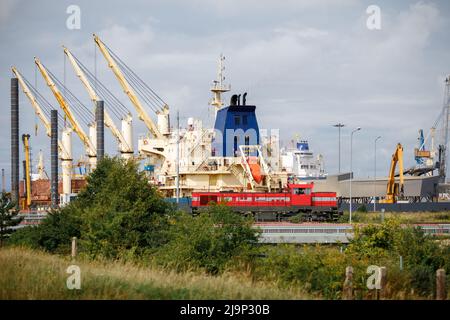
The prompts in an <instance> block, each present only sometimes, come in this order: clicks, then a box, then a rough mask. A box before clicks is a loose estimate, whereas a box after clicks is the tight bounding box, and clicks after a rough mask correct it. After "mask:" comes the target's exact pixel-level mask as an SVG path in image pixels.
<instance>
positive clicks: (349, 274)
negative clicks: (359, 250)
mask: <svg viewBox="0 0 450 320" xmlns="http://www.w3.org/2000/svg"><path fill="white" fill-rule="evenodd" d="M342 299H343V300H353V268H352V267H350V266H348V267H347V268H345V281H344V286H343V289H342Z"/></svg>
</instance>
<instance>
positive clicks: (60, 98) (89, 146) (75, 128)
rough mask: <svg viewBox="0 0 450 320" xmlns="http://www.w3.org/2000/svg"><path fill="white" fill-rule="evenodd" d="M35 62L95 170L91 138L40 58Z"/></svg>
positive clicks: (94, 153) (94, 156) (95, 158)
mask: <svg viewBox="0 0 450 320" xmlns="http://www.w3.org/2000/svg"><path fill="white" fill-rule="evenodd" d="M34 62H35V63H36V65H37V67H38V68H39V71H40V72H41V74H42V77H43V78H44V80H45V82H46V83H47V85H48V86H49V87H50V90H51V91H52V93H53V95H54V96H55V98H56V100H57V101H58V103H59V105H60V106H61V109H62V110H63V111H64V113H65V115H66V117H67V118H68V119H69V122H70V124H71V125H72V128H73V131H75V133H76V134H77V135H78V137H79V138H80V140H81V142H82V143H83V145H84V147H85V149H86V153H87V155H88V157H89V162H90V166H91V169H93V168H94V167H95V165H96V160H97V154H96V153H97V148H96V146H94V144H93V143H92V141H91V140H90V139H89V137H88V136H87V135H86V133H85V132H84V130H83V128H82V127H81V125H80V124H79V123H78V121H77V119H76V118H75V116H74V114H73V113H72V111H71V110H70V106H69V104H68V103H67V101H66V100H65V99H64V97H63V95H62V93H61V92H60V91H59V89H58V87H57V86H56V84H55V83H54V82H53V80H52V79H51V77H50V76H49V74H48V72H47V70H46V69H45V67H44V66H43V65H42V63H41V62H40V60H39V59H38V58H34Z"/></svg>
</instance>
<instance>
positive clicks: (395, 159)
mask: <svg viewBox="0 0 450 320" xmlns="http://www.w3.org/2000/svg"><path fill="white" fill-rule="evenodd" d="M397 164H398V167H399V168H398V170H399V178H400V183H397V182H395V168H396V167H397ZM403 185H404V179H403V147H402V145H401V144H400V143H399V144H397V147H396V149H395V152H394V154H393V155H392V160H391V167H390V169H389V177H388V183H387V190H386V198H385V199H384V200H382V201H380V202H381V203H396V202H397V198H398V196H399V195H402V194H403Z"/></svg>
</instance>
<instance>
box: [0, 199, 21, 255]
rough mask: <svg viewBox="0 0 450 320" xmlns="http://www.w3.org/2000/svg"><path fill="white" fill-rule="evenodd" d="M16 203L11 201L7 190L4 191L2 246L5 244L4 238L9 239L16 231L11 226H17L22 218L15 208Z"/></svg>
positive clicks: (0, 203)
mask: <svg viewBox="0 0 450 320" xmlns="http://www.w3.org/2000/svg"><path fill="white" fill-rule="evenodd" d="M14 207H15V203H13V202H12V201H11V198H10V196H8V195H7V194H6V192H2V194H1V196H0V247H1V246H3V240H4V239H7V238H9V237H10V236H11V234H13V233H14V229H11V227H14V226H17V225H18V224H19V223H20V222H21V221H22V219H21V218H20V217H18V216H17V215H18V214H19V212H18V211H17V210H14Z"/></svg>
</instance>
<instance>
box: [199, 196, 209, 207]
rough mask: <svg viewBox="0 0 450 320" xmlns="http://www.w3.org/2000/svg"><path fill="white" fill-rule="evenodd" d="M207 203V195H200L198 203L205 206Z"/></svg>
mask: <svg viewBox="0 0 450 320" xmlns="http://www.w3.org/2000/svg"><path fill="white" fill-rule="evenodd" d="M207 204H208V196H200V205H202V206H205V205H207Z"/></svg>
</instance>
